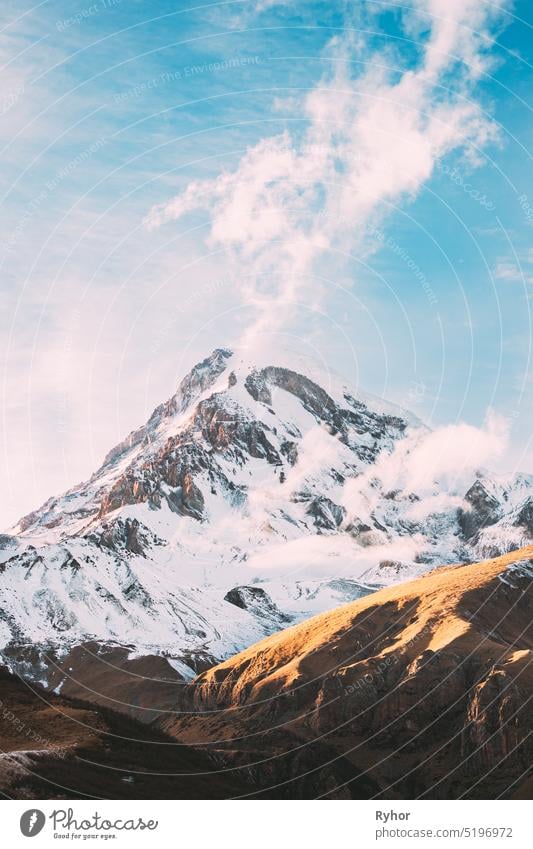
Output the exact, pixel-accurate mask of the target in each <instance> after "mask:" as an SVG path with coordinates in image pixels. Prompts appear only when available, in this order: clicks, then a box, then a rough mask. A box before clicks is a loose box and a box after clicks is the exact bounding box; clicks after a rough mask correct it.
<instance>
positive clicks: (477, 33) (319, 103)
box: [146, 0, 497, 336]
mask: <svg viewBox="0 0 533 849" xmlns="http://www.w3.org/2000/svg"><path fill="white" fill-rule="evenodd" d="M496 15H497V10H496V11H495V9H494V7H488V6H487V4H485V3H484V2H481V0H446V2H445V0H417V2H415V3H414V4H413V5H412V8H411V9H410V10H409V11H405V12H404V14H403V16H402V20H403V22H404V26H405V30H406V32H407V33H410V34H412V33H413V32H415V31H416V32H419V33H420V43H421V57H420V60H419V62H418V63H417V64H416V66H414V65H412V66H410V67H409V68H408V69H407V70H404V71H403V72H402V73H401V74H400V75H399V76H398V74H397V73H396V74H393V73H392V72H390V71H388V70H387V69H386V66H385V65H384V63H383V55H381V54H375V53H372V52H371V49H370V47H368V46H367V47H366V48H365V51H366V52H365V56H364V58H365V59H368V62H367V67H368V68H369V70H367V71H366V72H365V73H364V74H363V75H362V76H359V77H358V78H357V79H354V78H353V77H352V76H351V75H350V73H349V72H348V70H347V68H349V67H350V65H349V64H348V63H347V62H345V61H342V60H352V59H353V58H358V59H359V58H361V55H362V52H361V51H362V47H361V43H360V36H357V37H355V36H354V35H353V34H352V32H351V30H350V29H349V27H348V28H347V29H346V31H345V32H344V33H343V35H340V36H335V37H334V38H333V39H332V40H331V42H330V43H329V45H328V56H329V57H330V58H331V57H333V58H335V59H336V60H337V61H336V62H335V63H333V64H334V66H335V68H336V71H335V72H334V75H333V76H328V77H325V78H324V79H323V80H322V81H321V82H320V84H318V85H317V86H316V87H315V88H314V89H313V90H312V91H311V92H310V93H309V94H308V95H307V96H306V97H305V99H304V102H303V104H302V107H303V110H304V114H305V115H306V116H307V118H308V127H307V130H306V131H305V133H304V134H303V137H297V135H296V133H292V134H291V133H289V132H288V131H287V132H284V133H282V134H279V135H276V136H274V137H271V138H265V139H263V140H261V141H260V142H259V143H257V144H256V145H255V146H254V147H251V148H250V149H248V150H247V152H246V153H245V154H244V156H243V157H242V159H241V161H240V162H239V164H238V166H237V168H236V169H235V170H234V171H227V172H224V173H222V174H220V175H219V176H218V177H216V178H214V179H207V180H198V181H194V182H192V183H190V184H189V185H188V186H187V187H186V189H185V190H184V191H183V192H181V193H180V194H179V195H178V196H177V197H175V198H174V199H172V200H171V201H169V202H167V203H163V204H161V205H159V206H156V207H154V208H153V209H152V210H151V211H150V213H149V215H148V216H147V219H146V223H147V225H148V227H157V226H160V225H161V224H163V223H164V222H166V221H170V220H173V219H177V218H180V217H181V216H183V215H185V214H186V213H188V212H190V211H192V210H194V209H198V208H203V209H206V210H208V211H209V215H210V219H211V227H210V233H209V242H210V244H211V245H212V246H214V247H219V248H220V247H223V248H225V249H226V250H227V252H228V254H229V255H230V256H231V257H232V258H233V259H234V260H235V262H236V267H237V268H238V269H239V270H240V275H239V276H240V279H241V280H245V281H246V282H243V283H242V287H241V296H242V298H243V300H244V301H245V302H246V303H248V304H252V305H253V306H255V307H256V308H257V311H258V316H259V318H258V323H257V324H256V325H255V326H254V327H253V328H251V330H250V331H249V336H254V335H255V334H256V333H257V332H258V331H264V330H268V329H272V328H273V327H276V326H279V325H280V324H281V323H283V321H284V319H285V318H286V315H287V311H289V310H290V309H291V306H294V305H295V304H297V303H299V302H301V301H302V300H305V301H306V302H307V303H308V302H309V301H310V300H312V301H313V302H316V300H317V298H319V297H320V292H319V288H318V284H317V281H316V277H315V278H312V277H311V275H312V273H313V269H314V268H315V264H316V262H317V261H318V259H319V258H320V257H321V256H323V255H324V253H325V252H326V251H328V250H333V251H336V250H341V251H342V250H350V249H351V248H353V247H354V246H355V245H357V244H360V243H362V242H363V241H364V237H365V229H366V228H368V225H369V224H370V223H371V222H372V223H374V222H375V218H376V217H377V216H381V215H383V214H384V211H385V210H387V209H388V208H390V206H391V205H394V204H397V203H398V202H399V201H401V200H402V199H403V198H405V197H412V196H414V195H415V194H416V193H417V192H418V191H419V190H420V188H421V186H422V185H423V184H424V183H425V182H426V181H427V180H428V178H429V177H430V176H431V174H432V171H433V169H434V167H435V163H436V162H437V161H438V160H439V159H440V158H441V157H443V156H445V155H446V154H447V153H449V152H450V151H453V150H460V151H462V152H463V153H465V154H466V155H468V156H469V158H470V159H471V160H472V162H474V163H475V162H476V160H477V159H478V154H477V150H478V149H479V148H480V147H482V146H483V145H484V144H486V143H487V142H488V141H489V140H490V139H493V138H494V137H495V127H494V125H493V124H492V123H491V122H490V121H489V120H488V119H487V118H486V117H485V116H484V115H483V113H482V111H481V109H480V107H479V105H478V104H477V103H475V102H474V101H473V100H472V99H470V95H471V92H472V89H473V87H474V84H475V82H476V80H477V78H478V77H479V75H480V74H481V73H482V72H483V70H484V69H485V67H486V63H487V53H486V48H487V46H490V25H491V22H492V19H493V18H495V17H496ZM428 27H429V35H427V34H425V33H424V29H425V30H426V31H427V29H428ZM451 79H453V88H449V86H451V85H452V83H451V82H450V80H451ZM447 86H448V88H447Z"/></svg>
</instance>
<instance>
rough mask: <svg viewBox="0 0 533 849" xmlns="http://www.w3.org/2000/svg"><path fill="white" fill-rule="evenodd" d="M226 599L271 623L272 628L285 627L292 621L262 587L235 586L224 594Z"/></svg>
mask: <svg viewBox="0 0 533 849" xmlns="http://www.w3.org/2000/svg"><path fill="white" fill-rule="evenodd" d="M224 601H228V602H229V603H230V604H234V605H235V606H236V607H240V608H241V609H242V610H248V611H249V612H250V613H253V614H254V615H255V616H257V617H258V618H259V619H263V620H266V621H267V622H269V623H271V625H272V626H273V627H272V630H277V629H278V628H283V626H284V625H287V624H289V622H290V617H289V616H287V615H285V614H284V613H282V612H281V610H279V608H278V607H277V606H276V605H275V604H274V602H273V601H272V599H271V598H270V596H269V595H268V593H266V592H265V591H264V590H263V589H262V588H261V587H233V588H232V589H231V590H229V591H228V592H227V593H226V595H225V596H224Z"/></svg>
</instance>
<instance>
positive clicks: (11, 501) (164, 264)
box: [0, 0, 533, 526]
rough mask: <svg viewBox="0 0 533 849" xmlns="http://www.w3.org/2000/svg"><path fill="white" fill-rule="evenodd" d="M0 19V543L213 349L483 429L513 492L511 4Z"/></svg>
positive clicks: (531, 195)
mask: <svg viewBox="0 0 533 849" xmlns="http://www.w3.org/2000/svg"><path fill="white" fill-rule="evenodd" d="M1 15H2V20H1V24H0V26H1V34H0V61H1V62H2V65H3V81H4V84H3V95H2V98H1V99H0V144H1V146H2V167H1V169H0V191H1V194H2V212H1V214H2V238H1V239H0V262H1V265H2V277H1V284H0V297H1V299H2V311H1V319H0V320H1V332H2V351H3V355H2V361H3V376H2V397H3V423H2V447H3V463H2V467H3V476H5V480H4V482H3V485H2V491H3V493H4V496H5V503H4V505H3V508H2V514H1V516H0V518H1V519H2V522H1V524H2V525H3V526H7V525H9V524H10V523H11V522H14V521H15V520H16V519H17V518H18V517H19V515H20V514H22V513H24V512H27V511H28V510H30V509H32V508H33V507H35V506H37V504H38V503H40V502H41V501H42V500H44V498H46V497H47V496H48V495H50V494H52V493H54V492H58V491H61V490H62V489H64V488H66V487H67V486H70V485H72V484H74V483H75V482H77V481H78V480H80V479H82V478H83V477H86V476H88V475H89V474H90V473H91V472H92V471H93V470H94V468H96V466H97V465H98V464H99V462H100V461H101V459H102V457H103V455H104V454H105V452H106V451H107V449H108V448H109V447H110V445H112V444H113V443H115V442H117V441H118V440H119V439H121V438H122V436H123V435H124V434H125V433H126V432H128V431H129V430H131V429H132V428H133V427H135V426H136V425H138V424H139V423H140V422H141V421H143V420H144V419H145V418H146V417H147V415H148V414H149V413H150V412H151V410H152V409H153V407H154V406H156V405H157V403H159V402H160V401H161V400H162V399H163V398H165V397H167V396H168V395H170V394H171V393H172V392H173V391H174V387H175V384H176V381H177V379H178V378H179V377H180V376H181V375H182V374H183V372H184V371H185V370H186V369H187V368H189V367H190V365H191V364H192V363H193V362H195V361H197V360H198V359H201V358H203V356H205V355H206V354H207V353H208V352H209V351H210V350H211V349H212V348H214V347H217V346H220V345H230V346H231V345H234V346H235V345H237V346H240V345H244V344H246V345H247V346H252V347H253V346H254V345H255V344H257V345H259V346H263V347H267V348H268V346H272V347H277V346H279V345H281V344H284V345H288V346H289V347H293V348H295V349H298V350H299V351H301V352H302V353H304V354H306V355H310V356H313V357H316V358H319V359H320V360H322V361H325V362H327V363H328V364H329V365H330V366H331V367H332V368H334V369H335V370H337V371H340V372H341V373H343V374H344V375H345V376H346V377H347V378H348V379H349V380H351V381H353V382H354V383H356V384H358V385H360V386H361V387H363V388H364V389H366V390H369V391H371V392H374V393H376V394H379V395H384V396H385V397H387V398H389V399H390V400H393V401H396V402H398V403H400V404H402V405H404V406H406V407H409V408H411V409H412V410H413V411H414V412H415V413H417V414H418V415H419V416H420V417H421V418H423V419H424V420H425V421H427V422H428V423H430V424H431V425H432V426H441V425H445V424H448V423H453V422H457V421H467V422H469V423H471V424H473V425H476V426H478V427H480V428H482V427H483V426H484V422H485V421H486V418H487V415H488V414H489V411H494V412H495V413H496V414H497V415H499V416H503V417H505V418H506V420H507V422H508V426H509V428H510V436H509V444H508V446H507V448H506V450H505V452H504V453H503V454H502V456H501V457H498V458H494V464H493V465H494V466H496V467H497V468H499V469H501V470H514V469H516V468H520V469H523V470H524V471H530V472H533V445H531V444H530V438H531V428H530V422H531V417H532V413H533V386H532V383H531V380H530V378H529V356H530V343H531V315H530V310H531V297H530V292H531V291H532V287H533V245H532V239H531V236H532V234H533V185H532V178H531V167H530V162H529V157H530V154H529V146H530V140H531V129H532V121H531V112H530V102H531V94H530V92H531V82H532V75H531V65H530V63H531V60H532V56H531V53H532V49H531V43H532V40H531V24H532V23H533V21H532V16H531V11H530V8H529V4H528V3H527V2H517V3H515V4H514V5H511V4H495V3H491V4H489V3H484V2H481V0H463V2H461V3H459V2H454V0H446V2H445V0H413V2H405V3H403V4H399V3H388V2H370V0H365V2H361V3H359V4H356V5H355V6H354V4H349V3H345V2H342V0H341V1H340V2H337V1H336V0H334V1H333V2H329V3H315V2H310V1H309V0H306V2H303V0H286V2H279V3H277V2H272V0H257V2H254V0H246V2H230V3H222V4H216V3H212V4H202V5H200V4H194V3H188V2H172V3H171V2H158V3H157V4H153V3H148V2H147V1H146V0H116V1H115V2H113V0H95V2H93V3H91V2H88V0H81V1H80V2H68V3H67V2H65V0H60V2H59V0H58V2H46V0H45V2H42V3H40V4H37V5H35V6H31V5H30V4H26V3H24V2H18V1H17V2H7V1H6V0H4V3H3V4H2V12H1ZM280 210H281V211H280ZM241 222H242V226H241Z"/></svg>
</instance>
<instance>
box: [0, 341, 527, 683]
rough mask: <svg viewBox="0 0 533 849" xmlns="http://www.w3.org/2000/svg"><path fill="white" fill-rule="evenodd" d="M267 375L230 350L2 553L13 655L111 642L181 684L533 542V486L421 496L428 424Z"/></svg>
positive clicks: (275, 370) (337, 387) (432, 490)
mask: <svg viewBox="0 0 533 849" xmlns="http://www.w3.org/2000/svg"><path fill="white" fill-rule="evenodd" d="M291 359H292V361H291ZM269 360H270V361H269ZM269 360H265V361H263V362H257V361H256V362H253V363H252V362H250V361H249V360H247V359H246V357H242V356H240V355H239V354H237V353H233V352H232V351H230V350H227V349H223V348H221V349H216V350H215V351H213V353H212V354H210V356H208V357H206V359H204V360H202V362H200V363H198V364H197V365H196V366H194V368H193V369H191V371H190V372H189V374H188V375H186V377H185V378H183V380H181V382H180V383H179V385H178V388H177V390H176V392H175V393H174V394H173V395H172V396H171V397H170V398H169V399H168V400H167V401H166V402H164V403H163V404H160V405H159V406H158V407H157V408H156V409H155V410H154V412H153V413H152V415H151V416H150V418H149V419H148V421H147V422H146V423H145V424H144V425H142V426H141V427H139V428H138V429H136V430H135V431H133V432H132V433H130V434H129V435H128V436H127V437H126V439H125V440H123V441H122V442H121V443H119V444H118V445H117V446H115V447H114V448H113V449H112V450H111V451H110V452H109V453H108V454H107V456H106V457H105V459H104V462H103V464H102V465H101V467H100V468H99V469H98V470H97V471H96V472H95V473H94V474H93V475H92V477H91V478H90V479H89V480H88V481H86V482H84V483H82V484H80V485H78V486H76V487H73V488H72V489H71V490H69V491H68V492H66V493H65V494H64V495H62V496H60V497H58V498H51V499H49V500H48V501H47V502H46V503H45V504H44V505H43V506H42V507H41V508H40V509H39V510H36V511H34V512H33V513H30V514H29V515H28V516H25V517H24V518H23V519H22V520H21V521H20V522H19V523H18V525H17V526H16V527H15V528H14V529H12V531H11V533H10V535H7V536H4V537H2V538H0V555H1V560H2V561H3V566H2V580H1V583H0V606H1V609H2V618H1V620H0V640H1V641H2V642H3V644H4V645H5V646H6V647H9V646H10V645H13V644H15V643H16V644H19V643H21V642H22V643H24V642H26V643H27V642H28V641H30V642H33V643H35V644H39V645H44V644H47V645H49V646H50V645H55V646H56V647H57V646H58V645H60V646H61V650H62V651H66V650H69V647H72V646H73V645H78V644H80V643H84V642H86V641H88V640H91V641H96V643H98V644H104V643H106V644H107V643H109V642H111V643H113V644H118V645H121V646H124V645H128V646H130V647H133V650H134V651H135V652H141V653H143V652H144V653H146V652H152V653H153V652H158V653H161V652H166V653H170V654H171V655H172V657H173V658H174V661H175V663H177V664H182V666H180V669H181V670H182V672H183V668H184V667H183V664H185V665H186V666H187V665H190V666H191V667H192V668H197V667H198V663H200V660H199V659H204V660H205V659H211V660H212V659H220V658H222V657H225V656H227V654H229V653H230V652H232V651H236V650H238V649H240V648H242V647H244V646H245V645H248V644H249V643H250V642H252V641H253V640H254V639H257V638H258V637H260V636H262V635H264V634H265V633H270V632H271V631H273V630H276V629H278V628H280V627H283V624H286V623H288V622H294V621H297V620H300V619H302V618H304V617H306V616H309V615H311V614H312V613H316V612H319V611H321V610H324V609H326V608H328V607H332V606H334V605H335V604H338V603H341V602H343V601H347V600H350V599H353V598H357V597H359V596H361V595H363V594H366V593H368V592H370V591H372V589H373V588H375V587H376V586H380V585H383V584H387V583H390V582H397V581H401V580H406V579H408V578H409V577H411V576H413V575H416V574H419V573H420V572H422V571H425V570H427V569H428V568H429V567H430V566H431V565H440V564H441V563H451V562H457V561H461V560H465V559H474V557H476V556H478V555H479V554H481V555H487V554H488V555H491V554H495V553H499V552H500V551H506V550H509V549H510V548H513V547H518V546H520V545H524V544H526V543H527V542H529V541H530V539H531V536H532V535H533V498H532V494H533V487H532V481H531V480H530V479H529V478H527V477H526V476H517V477H516V478H515V479H513V480H510V481H504V480H503V479H499V478H496V477H494V476H490V475H489V474H487V473H484V474H482V475H478V476H473V477H472V479H471V480H469V481H468V482H467V483H465V484H464V488H462V489H461V488H460V486H459V484H457V486H455V488H454V487H453V486H452V487H451V488H450V486H448V488H446V486H447V484H446V483H445V482H444V479H443V480H440V479H438V477H437V476H435V478H430V480H429V483H428V481H426V482H425V483H424V486H423V487H422V486H421V484H420V480H419V478H417V477H416V476H415V477H413V475H412V474H411V475H409V474H407V473H406V471H405V468H406V467H407V468H408V464H409V458H410V457H412V456H413V453H414V452H416V451H420V446H421V445H422V447H423V448H424V446H426V448H427V444H429V445H431V443H426V441H427V440H429V439H430V438H431V433H430V431H429V430H428V429H427V428H425V427H424V426H423V425H422V424H421V423H420V422H419V421H418V420H417V419H416V418H415V417H412V416H409V414H406V413H404V411H401V410H399V409H397V408H394V407H393V406H392V405H388V404H387V403H386V402H379V403H378V402H377V401H375V402H374V401H372V399H370V398H368V396H366V397H365V396H362V395H361V393H360V392H358V391H356V390H355V389H351V388H350V387H347V386H346V385H345V384H344V382H343V381H342V380H341V379H339V378H338V377H336V376H334V375H332V374H330V373H329V372H327V371H326V372H324V371H323V370H322V371H321V370H320V369H311V368H308V369H307V373H304V371H303V365H302V364H300V363H297V362H295V361H294V358H290V357H289V360H288V361H287V358H286V357H285V358H284V355H283V354H279V353H278V354H277V356H276V357H275V358H274V357H272V358H269ZM461 485H462V484H461ZM202 662H203V661H202ZM187 668H188V666H187Z"/></svg>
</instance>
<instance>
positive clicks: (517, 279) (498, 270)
mask: <svg viewBox="0 0 533 849" xmlns="http://www.w3.org/2000/svg"><path fill="white" fill-rule="evenodd" d="M532 263H533V255H532V253H531V251H527V252H526V254H525V255H524V256H523V257H520V258H519V259H518V261H515V260H514V259H510V258H505V257H504V258H502V259H499V260H498V262H497V263H496V266H495V268H494V272H493V273H494V277H495V278H496V280H507V281H508V282H511V283H529V284H532V283H533V274H532V273H531V269H530V268H527V267H524V266H528V265H531V264H532Z"/></svg>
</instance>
